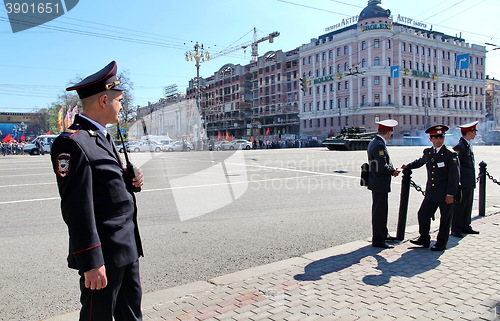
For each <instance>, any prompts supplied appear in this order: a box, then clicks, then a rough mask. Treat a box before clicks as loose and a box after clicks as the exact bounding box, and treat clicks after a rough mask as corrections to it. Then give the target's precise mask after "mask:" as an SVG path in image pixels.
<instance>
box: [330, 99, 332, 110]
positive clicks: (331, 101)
mask: <svg viewBox="0 0 500 321" xmlns="http://www.w3.org/2000/svg"><path fill="white" fill-rule="evenodd" d="M330 109H333V99H330Z"/></svg>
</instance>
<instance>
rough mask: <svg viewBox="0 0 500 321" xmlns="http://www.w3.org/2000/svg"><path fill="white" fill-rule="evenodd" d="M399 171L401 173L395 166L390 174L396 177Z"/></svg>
mask: <svg viewBox="0 0 500 321" xmlns="http://www.w3.org/2000/svg"><path fill="white" fill-rule="evenodd" d="M399 173H401V171H400V170H398V169H397V168H396V170H395V171H394V172H392V176H394V177H396V176H398V175H399Z"/></svg>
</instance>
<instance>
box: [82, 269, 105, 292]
mask: <svg viewBox="0 0 500 321" xmlns="http://www.w3.org/2000/svg"><path fill="white" fill-rule="evenodd" d="M83 275H84V277H85V287H86V288H89V289H91V290H100V289H104V288H105V287H106V285H108V279H107V278H106V268H105V267H104V265H101V266H100V267H98V268H95V269H92V270H90V271H87V272H84V273H83Z"/></svg>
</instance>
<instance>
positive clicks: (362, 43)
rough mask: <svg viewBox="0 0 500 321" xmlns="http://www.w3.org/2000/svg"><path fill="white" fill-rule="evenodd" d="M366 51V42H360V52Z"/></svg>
mask: <svg viewBox="0 0 500 321" xmlns="http://www.w3.org/2000/svg"><path fill="white" fill-rule="evenodd" d="M365 49H366V41H362V42H361V50H365Z"/></svg>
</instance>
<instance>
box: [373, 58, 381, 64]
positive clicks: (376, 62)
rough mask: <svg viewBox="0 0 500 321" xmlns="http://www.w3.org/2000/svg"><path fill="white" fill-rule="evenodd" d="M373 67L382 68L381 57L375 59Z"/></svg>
mask: <svg viewBox="0 0 500 321" xmlns="http://www.w3.org/2000/svg"><path fill="white" fill-rule="evenodd" d="M373 65H374V66H380V58H379V57H375V59H374V60H373Z"/></svg>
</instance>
